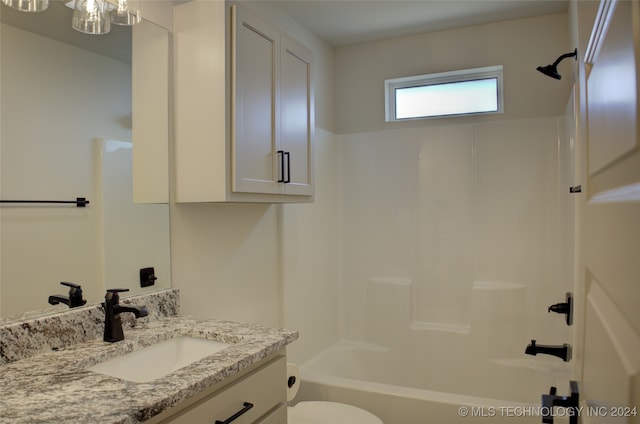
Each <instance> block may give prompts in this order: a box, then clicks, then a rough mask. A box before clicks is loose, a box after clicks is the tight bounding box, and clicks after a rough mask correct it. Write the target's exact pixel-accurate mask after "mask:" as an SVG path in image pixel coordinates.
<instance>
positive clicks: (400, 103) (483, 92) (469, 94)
mask: <svg viewBox="0 0 640 424" xmlns="http://www.w3.org/2000/svg"><path fill="white" fill-rule="evenodd" d="M395 94H396V119H411V118H421V117H428V116H444V115H460V114H467V113H482V112H497V111H498V79H497V78H488V79H481V80H475V81H462V82H451V83H445V84H434V85H425V86H418V87H406V88H397V89H396V91H395Z"/></svg>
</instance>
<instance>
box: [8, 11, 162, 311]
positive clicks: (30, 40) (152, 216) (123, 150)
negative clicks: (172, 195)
mask: <svg viewBox="0 0 640 424" xmlns="http://www.w3.org/2000/svg"><path fill="white" fill-rule="evenodd" d="M0 15H1V19H2V26H1V28H0V31H1V33H0V34H1V37H0V39H1V43H2V45H1V48H0V54H1V58H0V66H1V70H0V78H1V80H0V97H1V105H0V113H1V120H0V131H1V132H0V161H1V163H0V173H1V174H0V198H1V199H2V200H36V199H37V200H65V201H68V200H75V199H76V198H77V197H85V198H87V199H88V200H89V202H90V203H89V204H88V205H87V206H86V207H76V206H75V205H73V204H6V203H2V204H0V239H1V244H0V318H2V320H3V321H8V320H10V317H14V316H16V315H19V314H23V313H25V312H27V311H34V312H33V313H32V314H31V316H32V315H38V314H46V313H50V312H52V311H60V310H65V309H66V308H67V306H66V305H62V304H60V305H57V306H51V305H49V303H48V298H49V296H50V295H54V294H60V295H65V296H66V295H68V287H63V286H62V285H60V282H62V281H66V282H71V283H75V284H80V285H81V286H82V290H83V294H84V298H85V299H87V301H88V304H95V303H98V302H102V300H103V298H104V291H105V289H106V288H114V287H118V288H121V287H122V288H129V289H130V292H129V293H128V294H139V293H141V292H143V291H153V290H158V289H164V288H168V287H171V270H170V258H169V207H168V204H167V201H168V160H167V159H166V158H168V149H169V147H168V142H167V137H168V107H166V105H167V104H168V77H166V76H167V75H168V66H169V60H168V52H169V45H168V43H169V41H168V40H169V35H168V31H167V30H166V29H164V28H161V27H159V26H157V25H154V24H152V23H150V22H148V21H143V23H141V24H138V25H136V26H135V27H123V26H118V25H112V29H111V32H110V33H109V34H107V35H102V36H92V35H86V34H82V33H79V32H77V31H75V30H73V29H72V28H71V16H72V10H71V9H69V8H67V7H65V6H64V4H63V3H62V2H58V1H51V2H50V5H49V8H48V9H47V10H46V11H45V12H41V13H36V14H34V13H22V12H18V11H15V10H13V9H11V8H9V7H7V6H5V5H4V4H2V5H1V10H0ZM132 32H133V38H134V40H136V41H135V42H136V43H138V44H137V45H136V46H134V48H133V51H134V52H136V51H150V52H154V53H153V56H154V57H155V58H156V60H157V58H158V57H160V58H161V59H162V58H166V60H165V62H164V63H161V65H162V66H161V69H158V72H155V73H154V76H153V78H145V81H146V82H145V84H147V86H146V87H144V88H143V90H142V92H139V91H136V90H138V88H137V87H136V88H135V90H133V96H134V103H135V102H136V94H138V100H137V101H138V102H139V104H138V105H137V106H133V109H132V78H134V79H135V78H136V76H135V75H136V69H137V72H138V73H140V70H141V69H142V70H145V69H148V68H149V65H148V64H146V65H145V64H144V63H142V64H140V60H139V61H138V64H137V65H136V58H137V56H134V60H133V62H134V69H133V70H132V65H131V62H132V61H131V56H132V53H131V52H132ZM140 34H143V35H142V36H140ZM153 34H163V35H162V36H161V40H160V41H158V40H155V39H152V38H153V37H155V35H153ZM146 42H149V43H152V44H153V45H152V46H149V48H147V46H146V45H145V46H141V45H140V43H146ZM158 49H164V52H163V54H161V55H160V56H158V54H157V51H158ZM134 54H137V53H134ZM136 66H138V68H135V67H136ZM145 66H146V67H145ZM154 66H157V63H156V64H155V65H154ZM164 68H166V69H164ZM132 75H133V77H132ZM158 75H159V76H160V77H158ZM137 78H142V77H141V76H140V75H138V77H137ZM163 78H164V79H163ZM152 83H153V84H159V86H156V87H151V86H149V84H152ZM148 93H151V94H149V95H152V96H153V97H154V98H153V100H152V103H154V104H157V103H161V104H162V105H164V106H163V107H160V108H159V109H158V108H156V107H155V106H154V107H144V106H146V105H144V104H142V102H145V101H147V98H146V97H143V98H141V96H145V95H146V94H148ZM158 99H159V100H158ZM138 109H145V110H146V109H155V110H156V112H157V111H159V112H160V113H164V116H162V118H164V119H162V118H161V119H160V120H158V118H157V114H156V116H155V117H153V119H155V121H154V122H155V124H154V125H153V128H151V129H150V131H148V129H145V128H141V126H140V123H139V122H143V123H144V122H149V119H150V118H149V116H144V117H141V119H140V120H137V112H136V113H133V119H132V110H136V111H137V110H138ZM145 120H146V121H145ZM163 121H164V122H163ZM132 123H133V125H132ZM136 125H137V129H136ZM132 127H133V129H132ZM158 132H160V134H158ZM162 132H164V134H162ZM150 144H153V146H152V147H153V148H150ZM154 149H155V151H156V152H158V151H159V152H160V154H159V155H157V156H156V155H152V154H151V153H150V151H151V150H154ZM136 154H137V155H138V157H136ZM141 154H142V157H140V156H141ZM158 156H159V158H158ZM145 159H148V160H147V162H151V163H152V164H153V166H150V167H149V170H147V171H145V170H144V169H143V170H142V174H140V169H141V168H144V167H141V166H138V163H139V162H145ZM132 162H133V163H134V165H132ZM133 170H135V171H136V174H134V173H133ZM158 170H160V171H161V172H157V171H158ZM133 185H135V189H134V188H133V187H132V186H133ZM158 188H160V191H162V190H166V191H165V195H164V200H158V199H159V198H162V197H163V196H158V193H157V192H158ZM165 188H166V189H165ZM153 190H155V192H154V193H153V194H152V195H151V196H147V194H148V192H149V191H153ZM134 196H135V198H136V202H135V203H134V201H133V198H134ZM140 202H141V203H140ZM149 267H153V268H154V275H155V277H156V278H157V280H155V284H154V285H153V286H150V287H145V288H142V287H141V283H140V278H141V277H140V269H142V268H149Z"/></svg>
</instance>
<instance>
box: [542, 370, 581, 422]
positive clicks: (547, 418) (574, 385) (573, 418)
mask: <svg viewBox="0 0 640 424" xmlns="http://www.w3.org/2000/svg"><path fill="white" fill-rule="evenodd" d="M569 385H570V386H571V396H557V395H556V388H555V387H553V386H552V387H551V389H550V390H549V394H548V395H542V422H543V423H545V424H553V407H554V406H562V407H564V408H570V409H571V412H569V413H568V415H569V424H578V403H579V402H580V391H579V390H578V382H577V381H573V380H571V381H570V382H569ZM565 415H566V414H565Z"/></svg>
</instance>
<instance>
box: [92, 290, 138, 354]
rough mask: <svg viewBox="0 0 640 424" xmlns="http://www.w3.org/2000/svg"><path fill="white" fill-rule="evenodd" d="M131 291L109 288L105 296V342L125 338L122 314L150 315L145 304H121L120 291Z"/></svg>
mask: <svg viewBox="0 0 640 424" xmlns="http://www.w3.org/2000/svg"><path fill="white" fill-rule="evenodd" d="M126 291H129V289H108V290H107V294H106V295H105V297H104V303H103V305H104V337H103V340H104V341H105V342H110V343H113V342H119V341H120V340H124V332H123V331H122V320H121V319H120V314H121V313H123V312H131V313H133V314H134V315H135V316H136V318H140V317H146V316H147V315H149V312H148V311H147V308H146V307H145V306H136V305H121V304H120V295H119V294H118V293H121V292H126Z"/></svg>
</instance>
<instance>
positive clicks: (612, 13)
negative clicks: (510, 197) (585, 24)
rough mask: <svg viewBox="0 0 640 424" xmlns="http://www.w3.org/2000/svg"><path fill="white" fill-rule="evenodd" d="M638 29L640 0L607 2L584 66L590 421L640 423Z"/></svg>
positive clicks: (583, 251)
mask: <svg viewBox="0 0 640 424" xmlns="http://www.w3.org/2000/svg"><path fill="white" fill-rule="evenodd" d="M579 7H580V6H579ZM639 31H640V5H639V3H638V2H637V1H618V2H617V3H616V2H615V1H603V2H602V3H601V5H600V9H599V11H598V16H597V17H596V21H595V25H594V30H593V32H592V34H591V36H590V41H589V45H588V47H587V48H586V49H584V51H585V54H584V58H585V60H584V62H585V63H586V65H585V66H581V67H580V72H581V85H582V88H583V90H582V91H581V93H582V94H581V95H582V102H581V105H582V106H581V108H580V117H579V121H580V125H579V126H578V142H579V144H578V147H579V150H582V152H583V153H582V155H581V157H582V160H581V164H582V168H583V171H582V178H583V181H582V182H583V184H582V186H583V192H582V193H581V194H580V195H579V196H580V197H581V201H580V203H579V205H578V214H577V218H578V220H579V223H580V224H579V227H578V231H577V235H578V238H577V242H578V243H577V246H578V251H579V255H578V266H577V268H576V270H577V276H578V279H577V287H576V292H577V293H576V294H577V300H578V303H577V305H576V306H577V310H576V314H577V315H578V316H577V317H576V321H577V325H578V328H577V330H578V334H579V335H580V336H579V337H578V340H577V341H576V344H577V345H578V347H579V349H578V350H577V357H576V358H575V360H576V361H577V364H578V365H579V368H578V369H577V373H578V377H579V379H580V380H581V399H582V400H583V403H582V405H583V406H584V407H590V408H591V409H587V410H584V411H583V412H582V413H581V419H582V422H606V423H609V422H611V423H618V422H620V423H638V422H640V410H639V409H640V143H639V141H640V130H639V127H638V125H639V119H638V118H639V115H638V114H639V112H640V110H639V108H638V99H639V92H638V88H639V80H638V76H639V74H638V63H639V62H638V60H640V55H639V54H638V49H639V48H640V40H639V39H638V37H639V34H640V32H639ZM558 391H559V392H560V388H559V390H558Z"/></svg>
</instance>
